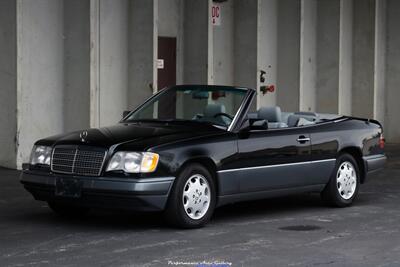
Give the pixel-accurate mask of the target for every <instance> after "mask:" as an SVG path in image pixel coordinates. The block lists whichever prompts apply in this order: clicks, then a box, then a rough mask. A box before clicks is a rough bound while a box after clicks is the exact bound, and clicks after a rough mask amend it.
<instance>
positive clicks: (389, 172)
mask: <svg viewBox="0 0 400 267" xmlns="http://www.w3.org/2000/svg"><path fill="white" fill-rule="evenodd" d="M387 150H388V153H387V154H388V156H389V159H390V160H389V162H388V164H387V168H386V169H385V170H384V171H382V172H381V173H378V174H375V175H373V176H371V177H370V178H371V179H370V181H369V183H367V184H366V185H364V186H362V188H361V192H360V195H359V198H358V200H357V201H356V203H355V205H354V206H352V207H350V208H344V209H335V208H329V207H325V206H324V205H323V203H322V202H321V201H320V199H319V197H318V196H316V195H305V196H292V197H289V198H281V199H274V200H264V201H256V202H248V203H242V204H235V205H230V206H227V207H224V208H220V209H218V210H217V211H216V214H215V216H214V218H213V220H212V221H211V222H210V224H209V225H207V226H206V227H205V228H202V229H197V230H177V229H171V228H168V227H167V226H165V225H164V224H163V222H162V220H161V217H160V216H159V215H157V214H147V215H146V214H144V215H143V214H136V215H135V214H126V213H115V212H113V213H112V212H101V211H95V212H93V213H92V214H91V215H90V216H88V217H87V218H85V219H81V220H77V219H75V220H73V219H69V220H66V219H63V218H60V217H58V216H56V215H54V214H53V213H52V212H51V211H50V210H49V209H48V207H47V205H46V203H42V202H37V201H34V200H33V199H32V197H31V196H30V195H29V194H28V193H27V192H25V191H24V189H23V188H22V186H21V185H20V184H19V181H18V175H19V173H18V172H17V171H12V170H5V169H2V170H0V266H26V265H29V266H32V265H33V266H35V265H40V266H74V265H80V266H111V265H112V266H167V265H170V266H174V265H172V262H177V261H180V262H188V261H189V262H203V261H207V262H214V261H220V262H228V263H232V266H320V265H322V266H323V265H328V266H399V265H400V179H399V178H400V147H399V146H397V147H396V146H389V147H388V149H387ZM299 230H302V231H299ZM304 230H306V231H304ZM169 261H170V262H169ZM180 266H184V265H180ZM186 266H193V265H186ZM221 266H222V265H221Z"/></svg>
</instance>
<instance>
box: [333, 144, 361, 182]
mask: <svg viewBox="0 0 400 267" xmlns="http://www.w3.org/2000/svg"><path fill="white" fill-rule="evenodd" d="M341 154H350V155H351V156H352V157H353V158H354V159H355V160H356V162H357V165H358V169H359V170H360V183H362V184H363V183H364V181H365V177H366V171H365V164H364V160H363V154H362V152H361V149H360V148H359V147H355V146H351V147H345V148H342V149H341V150H340V151H339V155H341Z"/></svg>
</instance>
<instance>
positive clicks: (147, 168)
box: [107, 152, 159, 173]
mask: <svg viewBox="0 0 400 267" xmlns="http://www.w3.org/2000/svg"><path fill="white" fill-rule="evenodd" d="M158 159H159V155H158V154H156V153H151V152H117V153H115V154H114V155H113V156H112V158H111V160H110V162H109V163H108V167H107V171H116V170H122V171H125V172H128V173H146V172H153V171H155V170H156V168H157V164H158Z"/></svg>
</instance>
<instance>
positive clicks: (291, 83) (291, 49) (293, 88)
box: [276, 0, 300, 111]
mask: <svg viewBox="0 0 400 267" xmlns="http://www.w3.org/2000/svg"><path fill="white" fill-rule="evenodd" d="M277 50H278V68H277V87H276V97H277V105H279V106H280V107H281V108H282V109H283V110H286V111H297V110H299V85H300V76H299V70H300V0H279V1H278V48H277Z"/></svg>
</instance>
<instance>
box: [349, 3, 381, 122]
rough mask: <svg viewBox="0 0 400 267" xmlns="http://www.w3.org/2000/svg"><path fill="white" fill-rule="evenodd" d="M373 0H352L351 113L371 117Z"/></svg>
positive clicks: (372, 95) (372, 92)
mask: <svg viewBox="0 0 400 267" xmlns="http://www.w3.org/2000/svg"><path fill="white" fill-rule="evenodd" d="M374 24H375V1H373V0H355V1H354V25H353V80H352V82H353V92H352V113H353V115H354V116H358V117H366V118H372V117H373V109H374V39H375V32H374Z"/></svg>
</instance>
